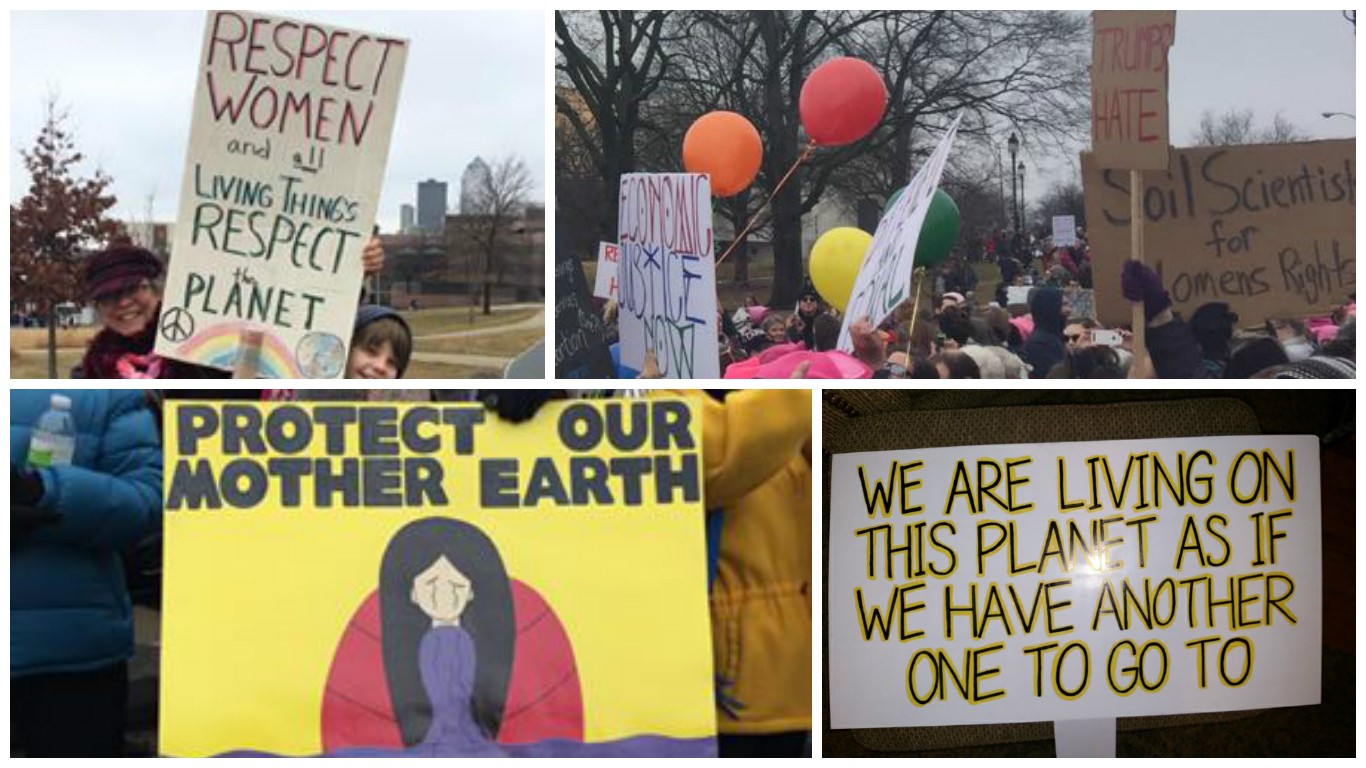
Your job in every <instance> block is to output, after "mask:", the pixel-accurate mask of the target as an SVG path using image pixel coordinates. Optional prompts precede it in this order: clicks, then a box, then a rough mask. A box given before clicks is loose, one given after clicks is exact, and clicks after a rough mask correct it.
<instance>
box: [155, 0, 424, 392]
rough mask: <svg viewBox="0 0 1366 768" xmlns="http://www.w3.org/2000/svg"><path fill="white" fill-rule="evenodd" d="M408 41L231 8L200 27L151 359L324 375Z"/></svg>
mask: <svg viewBox="0 0 1366 768" xmlns="http://www.w3.org/2000/svg"><path fill="white" fill-rule="evenodd" d="M407 55H408V43H407V41H405V40H400V39H396V38H392V37H386V36H384V35H379V34H371V33H366V32H359V31H354V30H346V29H340V28H336V27H327V26H322V25H319V24H314V23H310V22H302V21H293V20H290V19H284V18H278V17H274V16H264V15H261V14H256V13H248V12H243V11H211V12H209V14H208V17H207V20H206V22H205V25H204V44H203V52H202V54H201V57H200V60H199V64H198V83H199V84H198V88H197V90H196V92H195V98H194V112H193V122H192V125H191V128H190V145H189V150H188V152H187V153H186V159H185V176H184V182H183V185H182V188H181V195H180V214H179V219H178V221H179V222H180V225H179V226H177V227H176V237H175V242H174V244H173V246H172V258H171V261H170V269H169V274H168V275H167V278H166V289H165V298H164V301H163V311H162V315H161V320H160V327H159V329H158V330H159V333H158V335H157V346H156V351H157V354H160V355H164V356H169V357H174V358H177V359H180V360H185V361H188V362H191V363H197V364H200V365H207V366H214V367H218V368H224V369H231V368H233V364H234V362H235V361H236V358H237V352H238V340H239V338H240V336H241V334H242V332H243V330H244V329H247V328H249V327H256V328H263V329H264V330H265V331H266V335H265V341H264V344H263V347H262V355H261V367H260V370H259V374H260V375H263V376H271V377H299V376H303V377H309V378H336V377H339V376H341V375H342V373H343V372H344V368H345V364H346V355H347V345H348V343H349V341H350V338H351V330H352V325H353V323H354V321H355V314H356V304H357V301H358V300H359V296H360V289H361V280H362V275H361V265H360V255H361V251H362V250H363V248H364V246H365V243H366V241H367V240H368V239H369V237H370V231H371V226H372V224H373V222H374V220H375V209H376V207H377V206H378V204H379V191H380V183H381V181H382V178H383V175H384V166H385V163H386V161H387V158H388V155H389V139H390V134H391V133H392V132H393V127H394V115H395V111H396V109H397V106H398V95H399V86H400V84H401V83H402V80H403V67H404V63H405V61H406V59H407Z"/></svg>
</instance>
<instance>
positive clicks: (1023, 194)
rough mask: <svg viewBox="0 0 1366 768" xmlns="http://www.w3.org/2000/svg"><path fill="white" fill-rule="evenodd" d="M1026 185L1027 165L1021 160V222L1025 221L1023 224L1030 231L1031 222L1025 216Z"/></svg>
mask: <svg viewBox="0 0 1366 768" xmlns="http://www.w3.org/2000/svg"><path fill="white" fill-rule="evenodd" d="M1024 184H1025V164H1024V161H1023V160H1021V161H1020V220H1021V221H1023V222H1025V229H1029V221H1028V218H1027V217H1026V215H1025V214H1026V210H1025V187H1024Z"/></svg>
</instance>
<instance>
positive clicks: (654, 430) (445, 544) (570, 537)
mask: <svg viewBox="0 0 1366 768" xmlns="http://www.w3.org/2000/svg"><path fill="white" fill-rule="evenodd" d="M699 406H700V404H699V403H697V402H696V401H694V400H692V399H683V398H667V399H666V398H660V399H649V400H636V401H623V400H598V401H576V402H562V403H551V404H548V405H546V406H544V407H543V408H542V409H541V411H540V412H539V413H538V414H537V416H536V418H535V419H533V420H531V421H529V422H526V423H524V424H518V425H513V424H511V423H509V422H506V421H502V420H501V419H499V418H498V417H497V416H495V415H494V414H493V413H492V412H489V411H486V410H485V409H484V408H483V406H481V405H473V404H440V405H415V404H414V405H410V404H398V403H389V404H347V403H337V402H331V403H306V404H304V403H284V404H272V405H263V404H257V403H217V404H209V403H194V402H189V403H169V404H168V405H167V412H166V418H165V425H166V439H165V444H166V503H165V511H166V523H165V526H166V534H165V536H166V545H165V547H166V548H165V597H164V603H163V619H162V622H163V628H164V629H163V635H162V666H161V681H162V690H161V727H160V737H161V752H162V753H164V754H170V755H184V756H204V755H220V754H225V753H242V752H252V753H256V754H261V753H264V754H274V755H317V754H328V755H333V756H370V757H386V756H388V757H402V756H484V757H492V756H510V757H518V756H603V757H605V756H612V755H619V754H635V755H654V756H673V755H680V756H683V755H689V756H709V755H714V752H715V749H714V737H715V732H716V722H715V713H714V707H715V702H714V700H713V684H714V678H713V672H712V650H711V632H710V621H709V612H708V605H707V596H706V590H707V566H706V552H705V535H704V530H703V529H704V520H703V515H704V510H703V504H702V487H701V485H702V476H703V474H702V473H703V467H702V464H701V462H702V457H701V439H702V435H701V413H700V408H699ZM587 553H591V557H592V567H584V564H585V557H586V555H587Z"/></svg>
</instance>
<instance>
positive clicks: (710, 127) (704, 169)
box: [683, 112, 764, 197]
mask: <svg viewBox="0 0 1366 768" xmlns="http://www.w3.org/2000/svg"><path fill="white" fill-rule="evenodd" d="M763 157H764V145H763V142H762V141H760V140H759V132H758V131H757V130H755V129H754V125H753V124H752V123H750V122H749V121H748V120H746V119H745V118H743V117H741V116H740V115H737V114H735V113H734V112H708V113H707V114H705V115H703V116H701V117H699V118H697V120H696V121H694V122H693V124H692V127H691V128H689V129H688V134H687V135H686V136H684V137H683V168H684V169H686V170H687V171H688V173H705V174H708V175H709V176H711V193H712V194H713V195H715V196H716V197H730V196H732V195H738V194H740V193H741V192H744V191H745V190H746V189H749V185H750V184H752V183H753V182H754V177H755V175H757V174H758V173H759V163H760V162H761V161H762V160H763Z"/></svg>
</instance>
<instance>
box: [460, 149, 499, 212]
mask: <svg viewBox="0 0 1366 768" xmlns="http://www.w3.org/2000/svg"><path fill="white" fill-rule="evenodd" d="M492 185H493V172H492V171H491V170H489V166H488V163H485V162H484V160H483V158H479V157H476V158H474V161H473V162H471V163H470V164H469V165H467V166H465V173H464V175H462V176H461V177H460V214H461V215H462V216H475V215H478V214H481V213H487V210H486V208H487V203H485V202H484V200H483V197H484V190H486V189H488V188H489V187H491V186H492Z"/></svg>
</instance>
